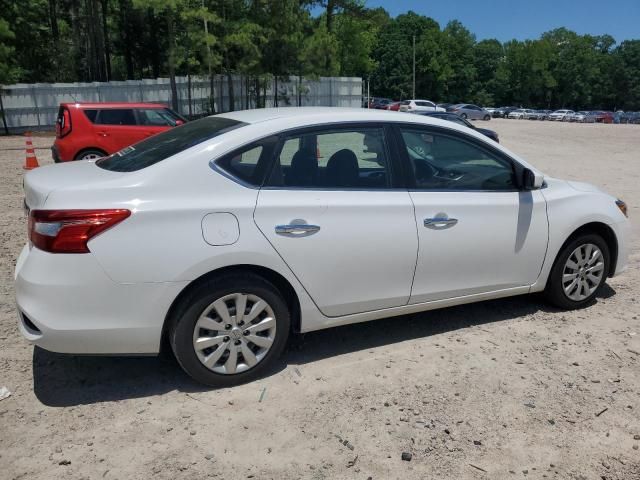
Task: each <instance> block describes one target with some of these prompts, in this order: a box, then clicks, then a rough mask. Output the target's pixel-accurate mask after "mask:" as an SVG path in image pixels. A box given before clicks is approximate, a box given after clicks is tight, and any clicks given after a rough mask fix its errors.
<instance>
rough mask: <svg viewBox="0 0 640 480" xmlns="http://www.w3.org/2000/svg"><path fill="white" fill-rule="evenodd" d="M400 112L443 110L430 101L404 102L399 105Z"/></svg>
mask: <svg viewBox="0 0 640 480" xmlns="http://www.w3.org/2000/svg"><path fill="white" fill-rule="evenodd" d="M400 111H401V112H444V111H445V109H444V108H442V107H438V106H437V105H436V104H435V103H433V102H432V101H430V100H404V101H403V102H402V103H401V104H400Z"/></svg>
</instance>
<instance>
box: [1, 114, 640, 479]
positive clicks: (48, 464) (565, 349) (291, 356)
mask: <svg viewBox="0 0 640 480" xmlns="http://www.w3.org/2000/svg"><path fill="white" fill-rule="evenodd" d="M479 124H480V126H487V127H491V128H494V129H495V130H497V131H498V132H499V133H500V137H501V140H502V142H503V143H504V145H506V146H507V147H509V148H511V149H512V150H514V151H515V152H518V153H519V154H521V155H522V156H523V157H525V158H527V159H529V160H530V161H531V162H532V163H534V164H535V165H537V166H538V167H539V168H541V169H542V170H543V171H545V172H546V173H547V174H548V175H551V176H557V177H565V178H569V179H579V180H584V181H588V182H591V183H594V184H596V185H599V186H601V187H604V188H605V189H606V190H608V191H609V192H611V193H613V194H616V195H618V196H620V197H621V198H623V199H624V200H626V201H627V203H628V204H629V206H630V216H631V219H632V221H633V222H634V239H633V250H632V254H631V265H630V268H629V270H628V271H627V272H626V273H625V274H623V275H621V276H619V277H617V278H614V279H611V280H610V281H609V283H608V287H607V288H605V289H604V291H603V293H602V295H601V297H600V298H599V299H598V301H597V303H595V304H594V305H592V306H590V307H588V308H586V309H584V310H580V311H575V312H561V311H557V310H555V309H552V308H550V307H549V306H547V305H546V304H545V303H544V302H542V301H541V299H540V298H538V297H536V296H525V297H516V298H510V299H505V300H498V301H490V302H484V303H479V304H475V305H467V306H461V307H455V308H449V309H446V310H440V311H433V312H428V313H422V314H417V315H411V316H406V317H398V318H390V319H386V320H380V321H377V322H370V323H364V324H360V325H352V326H348V327H342V328H337V329H332V330H327V331H323V332H317V333H312V334H307V335H304V336H300V337H297V338H295V339H294V341H293V343H292V346H291V348H290V349H289V351H288V352H287V353H286V354H285V356H284V358H283V359H282V362H281V364H280V365H279V367H278V368H277V369H275V371H274V372H273V374H272V375H270V376H268V377H266V378H264V379H262V380H259V381H256V382H254V383H250V384H248V385H244V386H240V387H236V388H232V389H221V390H211V389H206V388H202V387H200V386H199V385H196V384H194V383H193V382H192V381H190V380H189V379H188V378H187V377H186V376H185V375H184V374H183V373H182V372H181V371H180V369H179V368H178V366H177V365H176V363H175V362H174V361H173V360H172V359H171V358H170V357H167V358H108V357H98V358H94V357H73V356H63V355H57V354H53V353H48V352H45V351H42V350H39V349H35V350H34V348H33V347H32V346H30V345H28V344H27V343H26V341H25V340H23V339H22V337H21V336H20V335H19V333H18V330H17V328H16V314H15V310H14V303H13V284H12V280H13V268H14V264H15V259H16V257H17V255H18V253H19V250H20V249H21V247H22V245H23V243H24V241H25V231H26V225H25V218H24V217H23V212H22V187H21V184H22V183H21V182H22V175H23V171H22V169H21V165H22V163H23V161H24V150H23V145H24V144H23V138H22V137H10V138H2V139H0V211H2V212H4V213H3V214H2V217H0V235H1V241H0V255H1V260H0V262H1V263H0V387H2V386H6V387H7V388H8V389H9V390H10V391H11V396H10V397H9V398H7V399H4V400H0V478H1V479H29V480H31V479H52V478H59V479H67V478H70V479H102V478H104V479H149V478H154V479H187V478H189V479H204V478H220V479H223V478H224V479H235V478H255V479H298V478H310V479H317V480H320V479H363V480H366V479H375V480H378V479H403V480H404V479H438V480H440V479H491V480H493V479H503V478H505V479H511V478H513V479H522V478H527V479H542V478H549V479H622V480H633V479H640V450H638V447H639V446H640V319H639V318H638V316H639V315H640V273H639V272H640V271H639V269H638V267H639V266H640V188H639V185H640V126H638V125H577V124H562V123H561V124H558V123H550V122H532V121H519V120H492V121H491V122H490V123H488V124H486V123H484V122H479ZM51 141H52V139H51V138H46V137H38V138H36V139H35V143H36V146H38V147H43V149H39V150H37V155H38V158H39V160H40V161H41V162H43V163H48V162H50V161H51V160H50V155H49V152H48V151H47V150H46V148H47V147H49V146H50V144H51ZM11 148H16V150H11ZM634 437H635V438H634ZM403 452H408V453H411V454H412V459H411V461H403V460H402V459H401V455H402V453H403Z"/></svg>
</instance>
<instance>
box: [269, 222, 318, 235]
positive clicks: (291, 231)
mask: <svg viewBox="0 0 640 480" xmlns="http://www.w3.org/2000/svg"><path fill="white" fill-rule="evenodd" d="M318 231H320V227H319V226H318V225H309V224H307V223H292V224H289V225H276V233H277V234H278V235H284V236H288V237H304V236H307V235H312V234H314V233H316V232H318Z"/></svg>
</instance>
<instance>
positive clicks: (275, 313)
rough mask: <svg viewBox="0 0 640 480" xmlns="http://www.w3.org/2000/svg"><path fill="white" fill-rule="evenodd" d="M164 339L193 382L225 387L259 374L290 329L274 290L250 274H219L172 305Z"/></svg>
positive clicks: (281, 346) (283, 305)
mask: <svg viewBox="0 0 640 480" xmlns="http://www.w3.org/2000/svg"><path fill="white" fill-rule="evenodd" d="M174 312H175V313H174V315H173V318H171V319H170V321H171V326H170V328H171V330H170V332H169V335H170V337H169V338H170V343H171V348H172V350H173V353H174V355H175V356H176V359H177V360H178V363H179V364H180V366H182V368H183V369H184V370H185V371H186V372H187V373H188V374H189V375H190V376H191V377H193V378H194V379H195V380H197V381H198V382H200V383H204V384H206V385H210V386H214V387H228V386H232V385H237V384H239V383H244V382H248V381H251V380H254V379H256V378H258V377H259V376H261V375H262V374H264V373H265V372H266V371H267V370H268V369H269V368H270V367H271V366H272V365H273V363H274V361H275V360H276V359H277V358H278V357H279V356H280V354H281V353H282V351H283V349H284V347H285V345H286V342H287V338H288V336H289V330H290V314H289V309H288V307H287V303H286V302H285V300H284V299H283V298H282V295H281V294H280V292H279V291H278V289H277V288H276V287H275V286H274V285H273V284H272V283H271V282H269V281H267V280H265V279H264V278H262V277H260V276H258V275H255V274H252V273H246V274H238V273H232V274H225V275H222V276H220V277H216V278H212V279H210V280H207V281H205V282H202V283H201V284H198V285H197V286H196V287H194V288H193V289H192V291H190V292H189V293H188V294H187V295H186V296H185V298H183V299H182V300H181V301H180V304H179V305H178V306H177V307H176V308H175V309H174Z"/></svg>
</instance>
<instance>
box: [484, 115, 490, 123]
mask: <svg viewBox="0 0 640 480" xmlns="http://www.w3.org/2000/svg"><path fill="white" fill-rule="evenodd" d="M483 120H484V121H485V122H487V121H489V120H491V116H490V115H485V116H484V119H483Z"/></svg>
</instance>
